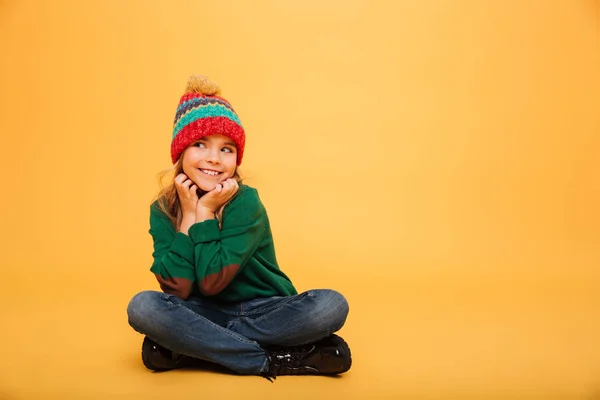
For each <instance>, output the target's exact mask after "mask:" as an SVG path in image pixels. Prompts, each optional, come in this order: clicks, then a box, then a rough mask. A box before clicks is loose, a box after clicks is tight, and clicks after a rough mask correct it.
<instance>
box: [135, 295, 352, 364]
mask: <svg viewBox="0 0 600 400" xmlns="http://www.w3.org/2000/svg"><path fill="white" fill-rule="evenodd" d="M127 314H128V317H129V324H130V325H131V326H132V327H133V329H135V330H136V331H138V332H140V333H142V334H144V335H146V336H148V337H149V338H150V339H152V340H153V341H155V342H156V343H158V344H159V345H161V346H163V347H166V348H167V349H169V350H172V351H174V352H176V353H180V354H185V355H187V356H190V357H194V358H199V359H203V360H207V361H210V362H213V363H217V364H220V365H223V366H225V367H227V368H229V369H231V370H233V371H235V372H238V373H240V374H252V375H259V374H261V373H262V372H264V371H266V369H267V368H268V362H267V353H266V351H265V350H264V349H263V347H262V346H269V345H273V346H297V345H303V344H307V343H311V342H314V341H317V340H319V339H322V338H324V337H326V336H329V335H330V334H332V333H333V332H336V331H338V330H339V329H341V327H342V326H343V325H344V322H345V321H346V317H347V315H348V302H347V301H346V299H345V298H344V296H342V295H341V294H340V293H338V292H336V291H333V290H328V289H319V290H309V291H307V292H304V293H301V294H298V295H294V296H285V297H268V298H258V299H254V300H249V301H244V302H241V303H217V302H214V301H212V300H211V299H210V298H200V297H194V296H191V297H189V298H188V299H187V300H183V299H181V298H179V297H177V296H174V295H170V294H166V293H162V292H157V291H144V292H141V293H138V294H136V295H135V296H134V297H133V298H132V299H131V301H130V302H129V306H128V307H127Z"/></svg>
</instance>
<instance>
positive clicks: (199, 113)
mask: <svg viewBox="0 0 600 400" xmlns="http://www.w3.org/2000/svg"><path fill="white" fill-rule="evenodd" d="M217 94H219V86H218V85H217V84H216V83H214V82H212V81H210V80H209V79H208V78H207V77H206V76H203V75H193V76H191V77H190V79H189V80H188V84H187V87H186V90H185V94H184V95H183V96H181V99H180V100H179V107H177V113H176V114H175V121H174V122H173V138H172V141H171V160H172V161H173V164H175V163H176V162H177V160H178V159H179V156H180V155H181V153H182V152H183V150H185V148H186V147H188V146H189V145H190V144H192V143H194V142H195V141H196V140H198V139H200V138H203V137H205V136H209V135H216V134H221V135H223V136H227V137H228V138H230V139H231V140H233V142H234V143H235V146H236V148H237V165H240V164H241V163H242V157H243V155H244V145H245V143H246V134H245V132H244V127H243V126H242V123H241V122H240V119H239V117H238V116H237V114H236V113H235V111H234V110H233V107H231V104H229V102H228V101H227V100H225V99H224V98H223V97H220V96H217Z"/></svg>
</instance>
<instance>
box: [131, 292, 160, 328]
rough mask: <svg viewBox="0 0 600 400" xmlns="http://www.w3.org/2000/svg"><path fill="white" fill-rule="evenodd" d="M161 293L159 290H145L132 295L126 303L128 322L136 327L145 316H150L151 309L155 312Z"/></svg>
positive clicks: (141, 322)
mask: <svg viewBox="0 0 600 400" xmlns="http://www.w3.org/2000/svg"><path fill="white" fill-rule="evenodd" d="M161 295H162V293H161V292H156V291H153V290H146V291H143V292H140V293H138V294H136V295H135V296H133V298H132V299H131V300H130V301H129V304H128V305H127V317H128V319H129V324H130V325H131V326H132V327H134V328H136V327H137V326H140V325H141V324H143V321H144V320H145V319H146V318H150V317H151V315H152V314H153V311H154V312H156V308H157V306H158V301H159V296H161Z"/></svg>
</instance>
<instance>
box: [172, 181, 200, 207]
mask: <svg viewBox="0 0 600 400" xmlns="http://www.w3.org/2000/svg"><path fill="white" fill-rule="evenodd" d="M175 188H176V189H177V195H178V196H179V203H180V204H181V213H182V214H183V215H186V214H187V215H190V214H191V215H195V214H196V206H197V204H198V193H197V192H196V189H198V186H196V184H195V183H194V182H192V180H191V179H190V178H188V177H187V175H186V174H179V175H177V177H175Z"/></svg>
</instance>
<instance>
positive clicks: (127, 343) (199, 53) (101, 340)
mask: <svg viewBox="0 0 600 400" xmlns="http://www.w3.org/2000/svg"><path fill="white" fill-rule="evenodd" d="M599 6H600V3H599V2H598V1H597V0H556V1H546V0H524V1H521V0H508V1H501V0H498V1H492V0H490V1H485V0H481V1H479V0H457V1H445V0H424V1H416V0H414V1H412V0H401V1H373V2H371V1H367V0H352V1H350V0H344V1H327V0H320V1H316V0H304V1H301V2H300V1H267V0H260V1H249V0H248V1H241V0H240V1H191V0H190V1H169V2H168V1H141V0H136V1H116V0H110V1H75V0H73V1H63V0H61V1H25V0H23V1H17V0H2V1H0V133H1V135H0V149H1V150H0V151H1V154H0V163H1V165H0V166H1V170H2V182H1V183H2V184H3V194H2V200H1V201H2V203H1V206H2V237H1V243H2V244H1V246H2V249H1V258H0V259H1V261H0V266H1V273H2V283H3V284H2V289H1V290H0V299H1V300H2V304H3V306H2V311H1V312H2V319H1V320H2V326H3V327H2V329H1V333H0V340H1V341H0V343H1V349H0V354H1V357H2V361H1V362H0V398H2V399H4V398H6V399H29V398H36V399H37V398H39V399H42V398H61V399H62V398H98V399H105V398H124V399H125V398H127V399H129V398H145V399H148V398H184V399H188V398H189V399H192V398H194V399H196V398H219V399H225V398H262V399H270V398H291V399H296V398H338V399H344V398H367V397H369V398H407V399H409V398H410V399H484V398H485V399H491V398H494V399H508V398H515V399H516V398H519V399H525V398H540V399H571V398H573V399H575V398H577V399H594V398H596V399H597V398H598V397H600V322H599V321H600V292H599V289H600V281H599V277H600V276H599V275H600V274H599V272H598V267H599V266H600V235H599V229H600V228H599V227H600V211H599V210H600V207H599V204H600V189H599V183H598V181H599V177H598V172H599V171H600V152H599V150H600V139H599V135H598V134H599V132H600V129H599V128H600V123H599V114H600V113H599V111H600V36H599V31H598V27H599V20H600V7H599ZM193 73H203V74H206V75H208V76H210V77H211V78H212V79H213V80H215V81H216V82H218V83H219V84H220V85H221V88H222V90H223V95H224V96H225V97H226V98H227V99H229V100H230V101H231V103H232V104H233V106H234V108H235V109H236V111H237V112H238V114H239V115H240V117H241V119H242V121H243V123H244V125H245V128H246V132H247V147H246V155H245V158H244V162H243V164H242V172H243V173H244V175H245V177H246V183H248V184H250V185H252V186H254V187H257V188H258V189H259V192H260V193H261V196H262V198H263V201H264V203H265V205H266V207H267V210H268V211H269V215H270V218H271V222H272V226H273V230H274V235H275V241H276V246H277V251H278V257H279V261H280V264H281V267H282V269H283V270H284V271H286V272H287V273H288V274H289V276H290V277H291V278H292V279H293V281H294V282H295V284H296V286H297V287H298V289H299V290H306V289H310V288H319V287H329V288H334V289H337V290H339V291H340V292H342V293H344V294H345V295H346V297H347V298H348V300H349V302H350V305H351V311H350V315H349V319H348V321H347V324H346V326H345V327H344V328H343V330H342V331H341V335H342V336H343V337H344V338H346V339H347V341H348V342H349V344H350V346H351V348H352V351H353V355H354V366H353V368H352V369H351V371H350V372H349V373H348V374H346V375H345V376H344V377H343V378H342V379H329V378H323V377H282V378H280V379H278V380H277V381H276V384H275V385H271V384H270V383H268V382H267V381H265V380H263V379H260V378H256V377H235V376H229V375H221V374H215V373H209V372H201V371H200V372H198V371H174V372H170V373H165V374H152V373H150V372H148V371H146V370H145V369H144V367H143V365H142V363H141V360H140V344H141V339H142V338H141V336H140V335H138V334H137V333H135V332H133V330H132V329H131V328H130V327H129V326H128V324H127V318H126V313H125V309H126V306H127V302H128V301H129V299H130V298H131V297H132V296H133V295H134V294H135V293H136V292H138V291H141V290H144V289H156V288H157V284H156V283H155V281H154V278H153V276H152V275H151V274H150V273H149V272H148V268H149V266H150V262H151V239H150V236H149V234H148V232H147V229H148V211H149V210H148V205H149V204H150V201H151V200H152V197H153V196H154V195H155V193H156V190H157V185H156V174H157V173H158V171H160V170H161V169H164V168H167V167H169V166H170V159H169V145H170V135H171V128H172V120H173V117H174V113H175V108H176V105H177V102H178V100H179V96H180V95H181V94H182V90H183V88H184V87H185V82H186V80H187V77H188V76H189V75H190V74H193Z"/></svg>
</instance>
